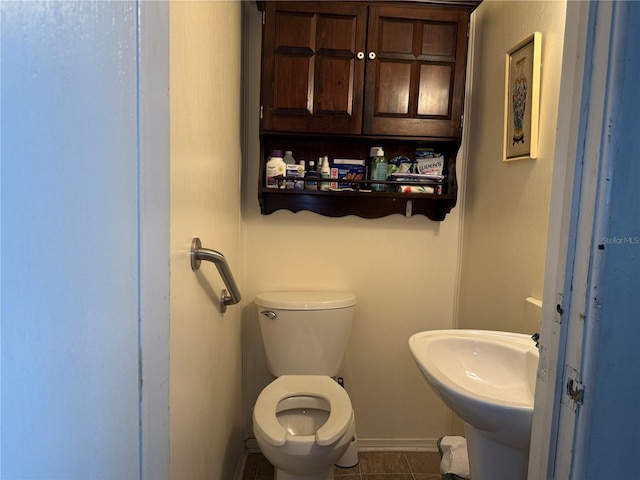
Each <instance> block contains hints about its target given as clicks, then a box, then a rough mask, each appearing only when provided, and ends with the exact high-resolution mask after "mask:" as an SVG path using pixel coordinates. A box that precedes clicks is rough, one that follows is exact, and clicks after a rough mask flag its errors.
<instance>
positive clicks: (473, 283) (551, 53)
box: [458, 0, 566, 333]
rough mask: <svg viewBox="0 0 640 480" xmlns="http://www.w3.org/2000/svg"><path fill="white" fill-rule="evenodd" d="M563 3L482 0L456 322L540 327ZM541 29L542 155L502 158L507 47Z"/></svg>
mask: <svg viewBox="0 0 640 480" xmlns="http://www.w3.org/2000/svg"><path fill="white" fill-rule="evenodd" d="M565 11H566V3H565V2H561V1H552V2H549V1H545V2H531V1H523V2H518V1H506V2H502V1H491V0H485V1H484V2H483V3H482V4H481V5H480V6H479V7H478V9H477V10H476V12H475V32H476V35H475V48H474V65H473V77H472V78H473V94H472V97H471V108H470V111H469V112H468V114H469V122H468V123H467V125H466V126H465V128H467V127H468V128H469V134H470V135H469V144H468V147H467V149H468V151H469V159H468V166H467V178H466V182H464V184H463V188H464V189H465V215H464V235H463V245H464V247H463V255H462V269H461V278H460V296H459V305H458V315H459V316H458V326H459V327H461V328H481V329H495V330H508V331H516V332H524V333H529V332H531V333H533V332H536V331H538V329H539V324H540V309H539V308H537V307H533V306H531V305H529V304H527V303H526V302H525V298H526V297H529V296H532V297H534V298H537V299H542V290H543V281H544V261H545V253H546V239H547V227H548V220H549V202H550V192H551V175H552V172H553V162H554V148H555V133H556V120H557V110H558V95H559V89H560V69H561V62H562V48H563V39H564V21H565ZM536 31H538V32H541V33H542V70H541V92H540V130H539V131H540V136H539V139H540V140H539V157H538V159H537V160H521V161H515V162H506V163H505V162H502V141H503V108H504V52H506V51H507V50H509V49H510V48H511V47H513V46H514V45H516V44H518V43H519V42H520V41H521V40H523V39H525V38H526V37H527V36H529V35H531V34H532V33H533V32H536Z"/></svg>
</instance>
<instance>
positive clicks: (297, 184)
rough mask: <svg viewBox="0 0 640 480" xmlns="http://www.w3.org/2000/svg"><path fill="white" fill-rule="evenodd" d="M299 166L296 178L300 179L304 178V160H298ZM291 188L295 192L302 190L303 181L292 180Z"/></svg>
mask: <svg viewBox="0 0 640 480" xmlns="http://www.w3.org/2000/svg"><path fill="white" fill-rule="evenodd" d="M298 165H299V167H300V168H299V170H298V176H299V177H300V178H304V174H305V161H304V160H300V162H299V163H298ZM293 188H294V189H296V190H304V181H302V180H294V182H293Z"/></svg>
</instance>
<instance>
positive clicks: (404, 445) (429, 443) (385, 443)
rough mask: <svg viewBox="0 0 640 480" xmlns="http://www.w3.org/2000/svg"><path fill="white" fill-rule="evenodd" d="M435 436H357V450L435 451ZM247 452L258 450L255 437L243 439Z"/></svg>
mask: <svg viewBox="0 0 640 480" xmlns="http://www.w3.org/2000/svg"><path fill="white" fill-rule="evenodd" d="M437 440H438V439H437V438H362V437H358V450H359V451H361V452H376V451H389V452H394V451H395V452H402V451H405V452H437V451H438V445H437V443H436V442H437ZM245 451H246V452H247V453H257V452H259V451H260V449H259V448H258V444H257V443H256V440H255V438H248V439H247V440H246V441H245ZM245 461H246V459H245Z"/></svg>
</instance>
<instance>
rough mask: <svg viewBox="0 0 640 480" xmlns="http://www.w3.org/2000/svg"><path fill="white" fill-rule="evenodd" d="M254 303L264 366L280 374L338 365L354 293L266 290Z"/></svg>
mask: <svg viewBox="0 0 640 480" xmlns="http://www.w3.org/2000/svg"><path fill="white" fill-rule="evenodd" d="M255 304H256V308H257V311H258V321H259V324H260V332H261V333H262V343H263V344H264V348H265V352H266V355H267V368H268V369H269V371H270V372H271V373H272V374H273V375H275V376H276V377H279V376H281V375H327V376H330V377H334V376H336V375H337V374H338V372H339V370H340V365H342V360H343V359H344V354H345V351H346V349H347V343H348V341H349V335H350V333H351V324H352V323H353V314H354V310H355V305H356V297H355V295H353V294H351V293H345V292H319V291H308V292H266V293H261V294H259V295H258V296H256V299H255Z"/></svg>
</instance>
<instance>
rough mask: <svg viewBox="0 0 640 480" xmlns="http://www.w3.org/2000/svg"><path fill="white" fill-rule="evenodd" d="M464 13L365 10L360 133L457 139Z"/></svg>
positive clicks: (419, 9)
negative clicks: (365, 63)
mask: <svg viewBox="0 0 640 480" xmlns="http://www.w3.org/2000/svg"><path fill="white" fill-rule="evenodd" d="M468 21H469V14H468V13H467V11H464V10H461V9H456V8H451V7H448V8H441V7H430V6H420V7H407V6H402V7H395V6H381V7H378V6H372V7H370V8H369V33H368V40H367V69H366V93H365V112H364V133H365V134H371V135H376V134H378V135H404V136H422V137H452V138H458V137H460V135H461V133H462V123H461V122H462V111H463V106H464V87H465V73H466V60H467V29H468Z"/></svg>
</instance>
